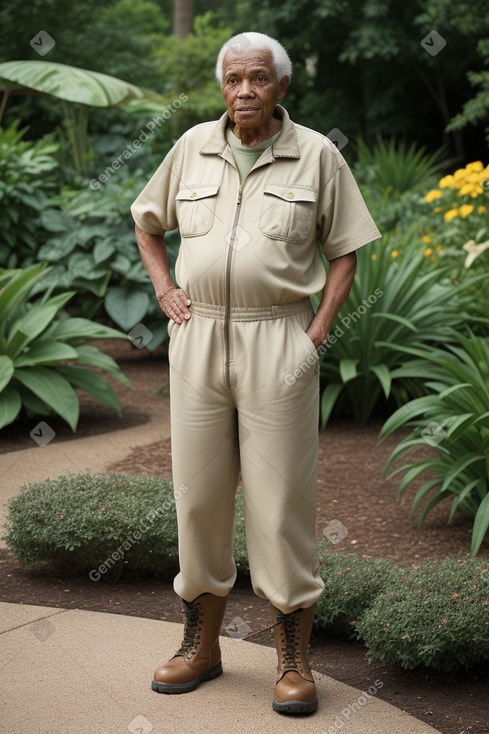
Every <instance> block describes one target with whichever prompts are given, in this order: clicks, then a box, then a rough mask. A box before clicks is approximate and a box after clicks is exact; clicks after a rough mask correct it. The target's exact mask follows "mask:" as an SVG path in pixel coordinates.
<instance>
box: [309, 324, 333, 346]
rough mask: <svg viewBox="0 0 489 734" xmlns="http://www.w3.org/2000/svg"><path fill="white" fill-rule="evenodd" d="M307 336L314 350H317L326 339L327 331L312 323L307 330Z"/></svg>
mask: <svg viewBox="0 0 489 734" xmlns="http://www.w3.org/2000/svg"><path fill="white" fill-rule="evenodd" d="M306 334H307V336H308V337H309V339H310V340H311V341H312V343H313V344H314V346H315V347H316V350H318V349H319V348H320V347H321V346H322V345H323V344H324V343H325V342H326V341H327V339H328V337H329V331H328V330H327V329H325V328H324V327H323V326H322V325H321V324H320V323H319V322H314V321H313V322H312V323H311V325H310V327H309V328H308V330H307V331H306Z"/></svg>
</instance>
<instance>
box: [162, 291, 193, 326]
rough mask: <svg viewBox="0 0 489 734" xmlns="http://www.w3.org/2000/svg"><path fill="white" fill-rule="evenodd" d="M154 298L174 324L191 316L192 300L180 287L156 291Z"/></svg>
mask: <svg viewBox="0 0 489 734" xmlns="http://www.w3.org/2000/svg"><path fill="white" fill-rule="evenodd" d="M156 298H157V299H158V303H159V304H160V308H161V310H162V311H163V313H165V314H166V315H167V316H168V318H170V319H172V320H173V321H174V322H175V323H176V324H181V323H182V322H183V321H188V319H189V318H190V317H191V313H190V306H191V303H192V302H191V300H190V298H188V296H187V295H186V293H185V292H184V291H182V289H181V288H175V287H172V288H168V289H167V290H166V291H164V292H163V293H157V294H156Z"/></svg>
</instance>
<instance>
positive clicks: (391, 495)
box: [0, 343, 489, 734]
mask: <svg viewBox="0 0 489 734" xmlns="http://www.w3.org/2000/svg"><path fill="white" fill-rule="evenodd" d="M103 347H104V350H105V351H108V352H110V353H111V354H112V356H114V357H116V358H117V359H118V362H119V364H120V365H121V367H122V369H123V371H124V372H125V374H126V375H127V376H128V377H129V378H130V379H131V381H132V383H133V386H134V389H133V390H129V389H128V388H126V387H123V386H119V385H117V384H115V385H114V387H115V389H116V392H117V394H118V395H119V398H120V400H121V404H122V408H123V417H122V419H121V418H119V417H118V416H117V415H116V414H115V413H114V412H113V411H111V410H109V409H108V408H104V407H103V406H99V405H98V404H97V403H95V402H94V401H93V400H91V399H90V398H89V397H88V396H87V397H83V398H82V400H81V403H82V416H81V419H80V423H79V428H78V431H77V433H76V438H79V437H81V436H87V435H96V434H103V433H104V432H108V431H114V430H118V429H120V428H127V427H130V426H136V425H141V424H143V423H144V422H145V421H147V420H148V416H149V415H150V414H151V415H155V412H156V413H157V414H159V413H160V412H161V415H162V416H163V417H162V420H164V419H166V416H167V415H168V393H167V389H166V387H167V376H168V369H167V362H166V359H165V355H164V352H163V350H158V352H157V353H156V354H154V355H150V354H149V353H148V352H147V351H146V350H137V349H135V348H134V347H131V346H129V345H127V344H125V343H122V344H118V345H113V344H111V343H107V344H104V345H103ZM112 384H114V383H112ZM49 422H50V425H52V427H53V428H54V429H55V430H56V439H55V440H57V441H69V440H71V439H72V438H73V434H72V433H71V430H70V429H69V428H68V427H65V426H64V425H63V424H62V423H61V422H57V421H54V420H52V419H51V418H50V419H49ZM381 425H382V422H381V421H377V422H374V423H372V424H370V425H368V426H357V425H355V424H353V423H351V422H350V421H348V420H346V419H345V420H341V421H334V422H332V423H330V425H328V427H327V428H326V429H325V430H323V431H321V432H320V457H319V459H320V461H319V482H318V525H317V529H318V535H319V536H321V535H322V533H323V530H324V528H325V527H326V525H327V524H328V523H329V522H330V521H331V520H339V521H341V523H342V524H343V525H344V526H345V527H346V529H347V531H348V534H347V535H346V537H344V539H343V540H342V541H341V543H339V544H338V545H337V546H336V547H335V550H336V548H337V549H338V550H339V551H345V552H347V553H352V554H355V555H363V556H373V557H388V558H392V559H394V560H396V561H397V562H399V563H401V564H412V563H419V562H420V561H421V560H423V559H428V558H436V559H441V558H444V557H446V556H452V557H460V556H462V555H465V554H466V553H467V552H468V551H469V550H470V533H471V525H470V522H469V521H468V520H467V519H465V518H463V517H462V516H457V517H456V518H455V521H454V522H453V524H451V525H448V524H447V517H448V510H449V508H448V506H447V505H446V504H443V503H441V504H440V505H438V507H437V508H435V509H434V510H433V511H432V513H431V514H430V515H429V516H428V518H427V520H426V521H425V523H424V524H423V525H422V526H421V528H419V527H417V526H416V525H415V524H414V523H413V521H412V519H411V517H410V505H411V502H412V498H413V494H414V492H413V491H412V492H411V493H410V494H406V496H404V497H403V498H402V500H401V501H400V502H399V501H397V498H396V497H397V486H398V483H397V482H396V480H395V479H393V480H389V481H385V480H384V479H383V476H382V475H383V468H384V465H385V461H386V459H387V457H388V456H389V454H390V452H391V450H392V449H393V447H394V446H395V445H396V442H397V439H396V438H393V437H391V438H389V439H387V440H386V441H385V442H384V443H382V444H380V445H379V446H377V436H378V433H379V430H380V427H381ZM31 428H32V425H30V424H27V423H25V424H18V425H16V426H15V428H14V427H10V428H9V429H7V430H5V429H4V431H0V439H1V447H0V453H1V452H4V451H14V450H21V449H25V448H28V447H30V446H32V439H31V438H30V436H29V431H30V430H31ZM110 469H111V470H113V471H118V472H128V473H131V474H138V473H144V474H153V475H157V476H162V477H168V478H170V477H171V446H170V444H169V442H166V441H161V442H158V443H156V444H153V445H149V446H145V447H143V448H138V449H137V450H134V451H131V449H130V447H128V452H127V457H126V458H125V459H124V460H123V461H121V462H118V463H117V464H116V465H115V466H112V467H110ZM481 555H482V556H485V557H489V547H488V545H487V544H486V545H485V546H484V547H483V549H482V551H481ZM0 564H1V565H0V568H1V571H2V572H1V573H0V600H1V601H8V602H14V603H24V604H39V605H46V606H54V607H56V606H59V607H63V608H70V609H72V608H77V609H87V610H93V611H103V612H110V613H114V614H127V615H134V616H138V617H146V618H151V619H162V620H167V621H171V622H180V621H181V612H180V601H179V599H178V598H177V597H176V595H175V594H174V592H173V589H172V585H171V583H168V582H163V581H161V580H158V579H156V578H153V577H151V578H141V577H137V576H123V577H122V578H121V579H120V580H119V581H118V582H113V583H110V582H107V581H103V580H101V581H99V582H98V583H94V582H92V581H90V580H89V579H88V577H85V576H80V575H79V574H76V573H75V572H73V571H70V570H67V569H62V568H60V567H59V566H54V565H50V564H45V565H43V566H41V567H39V568H36V569H23V568H20V567H19V565H18V563H17V562H16V560H15V559H14V558H13V557H12V556H11V555H10V554H9V553H8V552H7V551H1V552H0ZM235 617H240V618H241V619H243V620H244V621H245V622H246V623H247V624H248V625H249V626H250V627H251V629H252V630H259V629H261V628H264V627H266V626H267V625H268V623H269V622H268V605H267V604H266V602H264V601H263V600H261V599H259V598H258V597H256V596H255V595H254V594H253V592H252V590H251V588H250V585H249V582H248V581H247V580H246V579H239V580H238V582H237V584H236V586H235V588H234V590H233V592H232V594H231V597H230V601H229V605H228V609H227V612H226V618H225V621H224V624H227V623H229V622H230V621H231V620H232V619H234V618H235ZM222 632H223V634H225V632H224V630H222ZM254 639H255V641H256V642H258V643H260V644H267V645H270V644H272V640H271V637H270V633H263V634H261V635H260V636H258V637H256V638H254ZM310 660H311V664H312V667H313V668H314V669H315V670H317V671H319V672H321V673H324V674H325V675H328V676H331V677H333V678H335V679H336V680H339V681H342V682H344V683H347V684H349V685H351V686H354V687H356V688H359V689H361V690H366V689H367V688H368V687H369V686H371V685H372V684H373V682H374V681H375V680H376V679H380V680H381V681H382V682H383V686H382V688H381V689H380V690H379V692H378V694H377V695H378V696H379V697H380V698H382V699H383V700H386V701H388V702H389V703H391V704H393V705H395V706H397V707H399V708H401V709H403V710H405V711H407V712H408V713H410V714H412V715H413V716H415V717H417V718H419V719H421V720H422V721H425V722H426V723H427V724H430V725H431V726H433V727H434V728H435V729H437V730H438V731H440V732H441V734H469V732H470V734H489V715H488V705H487V701H488V700H489V671H487V669H486V670H482V669H478V670H473V671H471V672H470V673H467V674H461V675H441V674H434V673H432V672H429V671H426V670H418V671H411V672H406V671H402V670H400V669H397V668H393V667H386V666H382V665H378V664H375V663H374V664H370V665H369V664H367V663H366V662H365V648H364V647H363V646H362V645H361V644H359V643H358V642H355V641H353V640H348V639H346V638H344V637H342V638H334V637H319V636H315V637H313V639H312V641H311V648H310ZM151 673H152V671H148V675H151ZM372 734H373V733H372ZM393 734H400V732H393Z"/></svg>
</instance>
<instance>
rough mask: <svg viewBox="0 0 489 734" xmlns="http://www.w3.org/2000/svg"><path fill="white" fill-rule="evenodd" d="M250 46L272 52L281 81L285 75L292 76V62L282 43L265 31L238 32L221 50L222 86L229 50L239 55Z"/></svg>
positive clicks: (218, 76)
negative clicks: (223, 66) (225, 59)
mask: <svg viewBox="0 0 489 734" xmlns="http://www.w3.org/2000/svg"><path fill="white" fill-rule="evenodd" d="M250 48H257V49H261V50H264V49H267V50H268V51H270V52H271V54H272V59H273V66H274V68H275V72H276V74H277V78H278V80H279V81H280V80H281V79H283V77H284V76H288V77H289V78H290V77H291V76H292V62H291V60H290V58H289V54H288V53H287V51H286V50H285V48H284V47H283V46H282V44H281V43H279V42H278V41H276V40H275V38H272V37H271V36H267V35H266V34H265V33H255V32H253V31H250V32H247V33H238V35H237V36H233V37H232V38H230V39H229V41H226V43H225V44H224V46H223V47H222V48H221V50H220V51H219V56H218V57H217V62H216V79H217V83H218V84H219V85H221V86H222V64H223V61H224V56H225V55H226V53H227V52H228V51H229V53H232V54H234V55H235V56H239V55H240V54H242V53H244V52H245V51H248V49H250Z"/></svg>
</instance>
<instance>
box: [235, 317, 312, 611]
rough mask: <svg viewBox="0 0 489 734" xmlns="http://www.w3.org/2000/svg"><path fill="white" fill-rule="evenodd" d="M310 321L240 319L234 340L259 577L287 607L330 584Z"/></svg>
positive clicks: (250, 533)
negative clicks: (319, 491)
mask: <svg viewBox="0 0 489 734" xmlns="http://www.w3.org/2000/svg"><path fill="white" fill-rule="evenodd" d="M309 321H310V318H308V316H307V314H306V315H305V316H304V315H302V316H297V317H289V318H284V319H280V320H272V321H264V322H260V324H259V325H258V327H257V328H255V329H254V331H252V330H251V329H250V328H249V327H250V325H249V324H243V323H240V324H237V325H236V329H235V333H234V341H233V346H234V358H235V369H236V373H237V377H236V383H237V384H239V386H240V387H239V390H238V394H239V400H238V416H239V432H240V452H241V471H242V477H243V490H244V497H245V517H246V532H247V546H248V556H249V561H250V569H251V575H252V583H253V588H254V590H255V592H256V593H257V594H258V596H261V597H263V598H266V599H269V600H270V601H271V602H272V604H274V606H276V607H277V608H278V609H280V610H281V611H282V612H284V613H288V612H292V611H295V610H296V609H298V608H300V607H302V608H307V607H310V606H312V605H313V604H314V603H315V602H316V601H317V599H318V598H319V596H320V595H321V592H322V590H323V588H324V584H323V581H322V579H321V577H320V574H319V563H318V559H317V539H316V487H317V457H318V420H319V384H318V369H317V368H318V365H317V360H315V359H314V357H315V350H314V346H313V344H312V342H311V341H310V340H309V338H308V337H307V336H306V334H305V333H304V330H305V328H307V323H308V322H309ZM253 326H255V327H256V325H253ZM251 340H252V341H251ZM245 354H246V355H247V356H246V357H245V356H244V355H245ZM239 355H241V356H239ZM308 358H309V360H308ZM291 375H292V376H293V377H294V376H295V377H294V379H293V380H292V379H291V377H290V376H291Z"/></svg>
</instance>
